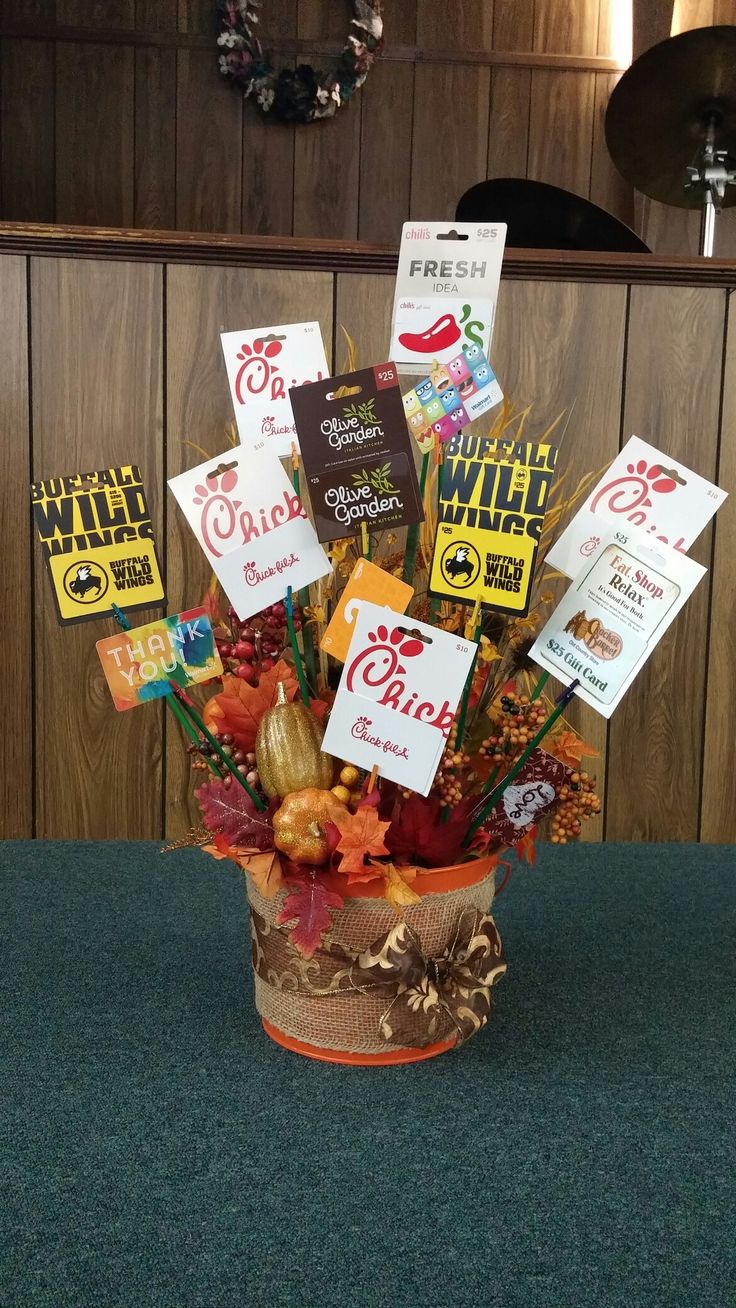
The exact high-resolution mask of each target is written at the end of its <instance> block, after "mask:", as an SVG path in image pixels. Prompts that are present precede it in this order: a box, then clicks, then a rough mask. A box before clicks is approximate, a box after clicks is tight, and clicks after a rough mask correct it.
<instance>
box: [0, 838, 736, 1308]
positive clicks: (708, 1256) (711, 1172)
mask: <svg viewBox="0 0 736 1308" xmlns="http://www.w3.org/2000/svg"><path fill="white" fill-rule="evenodd" d="M0 863H1V865H2V872H3V874H4V875H3V878H2V884H3V896H2V920H3V928H4V929H3V936H4V944H3V961H2V970H3V983H2V985H3V1002H2V1022H3V1027H2V1050H1V1051H0V1053H1V1056H2V1062H3V1078H2V1087H1V1090H2V1095H3V1103H4V1114H3V1116H4V1119H5V1120H4V1127H3V1135H4V1138H3V1144H2V1149H3V1163H2V1180H1V1181H0V1185H1V1187H2V1193H1V1195H0V1225H2V1227H3V1228H4V1229H3V1231H2V1245H3V1250H2V1262H3V1269H2V1271H3V1274H2V1275H1V1276H0V1304H2V1305H3V1308H21V1306H22V1308H25V1306H26V1305H28V1306H29V1308H30V1305H33V1306H34V1308H35V1306H36V1305H44V1308H87V1306H88V1305H90V1306H91V1305H95V1308H149V1305H150V1306H151V1308H280V1305H294V1306H295V1308H296V1306H299V1308H333V1305H334V1308H338V1306H339V1308H351V1305H355V1306H356V1308H409V1306H412V1308H413V1306H414V1305H422V1306H426V1308H466V1306H467V1308H470V1306H471V1305H472V1306H473V1308H475V1305H478V1308H537V1306H538V1305H539V1306H540V1308H542V1306H544V1308H577V1306H578V1305H581V1306H582V1305H585V1308H705V1306H706V1305H708V1308H710V1306H711V1305H712V1308H728V1305H730V1304H732V1303H734V1301H736V1258H735V1256H734V1229H735V1225H736V1223H735V1218H736V1212H735V1211H734V1210H735V1208H736V1205H735V1203H734V1177H735V1176H736V1168H735V1162H736V1160H735V1158H734V1151H733V1121H734V1113H735V1105H736V1098H735V1089H736V1087H735V1086H734V1028H733V1019H734V943H733V937H734V933H733V925H734V906H735V901H736V857H735V854H734V849H732V848H728V849H727V848H712V847H711V848H707V847H701V848H696V847H693V846H679V847H678V846H648V847H647V846H626V845H619V846H615V845H614V846H608V847H605V846H604V847H590V846H588V847H585V846H584V847H582V848H579V849H572V850H569V851H559V850H558V851H555V850H549V849H548V850H545V851H544V853H543V855H542V858H541V861H540V864H539V865H538V866H537V867H536V868H535V869H527V868H525V867H519V868H518V870H517V869H516V868H515V870H514V875H513V877H512V880H511V883H510V885H509V887H508V888H507V890H506V891H505V892H504V894H503V895H502V897H501V898H500V900H499V902H498V906H497V913H496V917H497V921H498V923H499V926H500V928H501V931H502V934H503V937H504V941H505V944H506V949H507V955H508V959H509V963H510V967H509V973H508V976H507V977H506V979H505V980H504V981H502V982H501V983H500V984H499V985H498V987H497V988H496V991H495V994H496V997H497V1008H496V1013H495V1018H494V1021H493V1023H492V1025H491V1026H490V1027H489V1028H488V1029H487V1031H486V1032H485V1033H483V1034H482V1035H481V1036H480V1037H479V1038H478V1039H476V1040H474V1041H472V1042H471V1043H470V1044H468V1045H467V1046H466V1047H465V1048H464V1049H463V1050H462V1051H461V1052H459V1053H456V1054H455V1053H453V1054H450V1055H446V1056H445V1057H444V1058H441V1059H437V1060H435V1061H432V1062H428V1063H424V1064H420V1065H418V1066H416V1067H413V1068H412V1067H409V1068H400V1069H396V1070H394V1069H388V1070H373V1069H371V1070H369V1071H365V1070H354V1069H350V1068H335V1067H329V1066H323V1065H321V1064H317V1063H311V1062H308V1061H306V1060H303V1059H300V1058H298V1057H296V1056H294V1055H292V1054H288V1053H285V1052H283V1051H282V1050H280V1049H278V1048H277V1047H276V1046H274V1045H272V1044H271V1043H270V1042H269V1041H268V1040H267V1039H266V1038H265V1036H263V1035H262V1033H261V1031H260V1029H259V1026H258V1023H257V1020H256V1016H255V1013H254V1011H253V1009H252V1007H251V1004H250V995H249V987H250V983H249V979H248V969H247V962H246V956H247V927H246V912H245V904H244V897H243V889H242V885H241V883H240V881H239V874H238V873H237V871H236V869H235V868H233V867H232V865H230V864H215V863H214V862H212V861H211V860H209V859H208V858H207V857H206V856H205V855H202V854H201V853H199V851H194V850H186V851H182V852H180V853H177V854H167V855H166V856H165V857H162V856H160V855H159V853H158V852H157V847H156V846H154V845H147V844H104V845H94V844H45V843H39V844H36V845H31V844H5V845H0Z"/></svg>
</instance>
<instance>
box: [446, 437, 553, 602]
mask: <svg viewBox="0 0 736 1308" xmlns="http://www.w3.org/2000/svg"><path fill="white" fill-rule="evenodd" d="M556 459H557V449H556V447H555V446H554V445H534V444H532V443H531V442H528V441H521V442H515V441H508V440H500V439H494V438H491V437H488V436H473V435H471V434H470V432H461V433H460V434H459V435H457V436H453V437H452V438H451V440H450V441H448V443H447V445H446V446H445V461H444V464H443V466H442V478H441V483H440V497H439V511H438V527H437V535H436V537H435V546H434V554H433V556H432V569H431V573H430V584H429V588H430V590H431V592H432V593H433V594H434V595H441V596H442V597H443V598H444V599H449V600H455V601H457V600H462V601H464V602H465V603H467V604H474V603H475V601H476V600H479V601H480V603H481V604H483V605H486V606H487V607H488V608H491V609H495V610H496V611H497V612H499V613H513V614H516V615H518V616H523V615H524V614H525V613H526V612H527V610H528V608H529V602H530V598H531V587H532V581H533V579H534V564H535V561H536V556H537V549H538V546H539V539H540V536H541V533H542V524H543V522H544V512H545V506H546V503H547V496H548V494H549V488H550V485H551V483H552V478H553V476H554V470H555V461H556Z"/></svg>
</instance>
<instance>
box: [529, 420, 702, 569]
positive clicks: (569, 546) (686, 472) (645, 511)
mask: <svg viewBox="0 0 736 1308" xmlns="http://www.w3.org/2000/svg"><path fill="white" fill-rule="evenodd" d="M726 494H727V492H726V491H723V490H720V488H719V487H718V486H714V485H713V483H712V482H710V481H706V480H705V478H704V477H699V476H698V474H697V473H696V472H691V471H690V469H689V468H686V467H684V465H683V464H682V463H678V462H677V460H676V459H673V458H671V457H670V455H669V454H663V453H662V451H661V450H657V449H655V448H654V446H653V445H648V444H647V443H646V441H643V440H640V439H639V437H638V436H632V437H631V439H630V440H629V441H627V442H626V444H625V445H624V448H623V449H622V450H621V452H620V454H618V455H617V456H616V458H615V459H614V460H613V463H612V464H611V466H610V468H609V469H608V470H607V471H606V472H604V474H603V476H602V477H601V479H600V481H599V482H598V484H597V485H596V486H595V487H594V489H593V490H592V491H591V493H590V495H589V496H588V498H587V500H586V501H585V503H584V504H583V506H582V508H581V509H580V511H579V512H578V513H576V514H575V517H574V518H573V519H572V522H570V523H569V525H568V526H567V527H566V528H565V530H564V531H563V533H562V535H561V536H559V537H558V539H557V540H556V541H555V543H554V545H553V546H552V548H551V550H550V551H549V553H548V554H547V563H549V564H550V565H551V566H552V567H553V568H559V570H560V572H564V573H565V576H567V577H575V576H577V574H578V572H579V571H580V569H581V567H582V565H583V564H584V563H585V560H586V559H588V558H590V557H591V555H592V554H594V552H595V550H596V548H597V546H598V545H599V543H600V541H601V539H602V538H603V536H604V534H605V531H606V527H607V525H608V524H610V523H618V524H620V525H621V526H623V527H638V528H639V529H640V530H641V531H644V532H646V533H647V534H648V535H650V536H651V537H652V541H653V542H656V541H661V542H662V543H663V544H665V545H669V546H670V547H671V548H672V549H675V550H680V551H681V552H682V553H687V551H688V550H689V548H690V546H691V545H692V544H693V541H695V540H696V539H697V537H698V536H699V535H700V533H701V531H703V530H704V529H705V527H706V526H707V525H708V523H709V522H710V520H711V518H712V517H713V514H714V513H715V512H716V510H717V509H719V508H720V507H721V505H722V503H723V501H724V500H725V498H726ZM655 548H656V545H655Z"/></svg>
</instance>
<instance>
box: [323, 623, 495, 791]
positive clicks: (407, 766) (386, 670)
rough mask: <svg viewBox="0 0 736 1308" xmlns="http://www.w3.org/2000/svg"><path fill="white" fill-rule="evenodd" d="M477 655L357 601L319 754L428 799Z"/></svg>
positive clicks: (469, 645) (449, 637)
mask: <svg viewBox="0 0 736 1308" xmlns="http://www.w3.org/2000/svg"><path fill="white" fill-rule="evenodd" d="M476 650H477V646H476V645H475V644H474V643H473V642H472V641H469V640H463V639H462V638H460V637H459V636H456V635H454V634H452V633H451V632H447V631H441V630H440V629H439V628H438V627H430V626H427V624H426V623H424V622H417V621H415V619H413V618H406V617H403V616H402V615H401V614H398V613H392V612H391V611H390V610H387V609H385V608H382V607H381V606H380V605H378V604H369V603H366V602H365V601H363V602H361V604H360V608H359V611H358V616H357V619H356V622H355V631H354V632H353V638H352V640H351V642H350V648H349V650H348V656H347V659H346V661H345V669H344V671H343V675H342V677H341V679H340V685H339V688H338V691H337V696H336V698H335V702H334V704H333V707H332V712H331V714H330V720H329V723H328V726H327V731H326V733H325V738H324V741H323V744H322V748H323V749H324V750H325V751H326V752H327V753H328V754H334V755H335V756H336V757H337V758H344V759H347V760H349V761H350V762H351V763H355V764H356V765H357V766H358V767H361V768H366V769H367V770H371V769H372V768H373V767H374V766H375V767H377V768H378V771H379V773H380V774H381V776H384V777H388V778H389V779H390V780H392V781H397V782H398V783H399V784H400V785H403V786H407V787H409V788H410V789H411V790H416V791H418V792H419V794H421V795H427V794H429V790H430V787H431V785H432V782H433V780H434V776H435V773H436V771H437V768H438V766H439V762H440V759H441V757H442V751H443V749H444V747H445V741H446V740H447V736H448V733H449V730H450V727H451V726H452V722H453V719H454V716H455V712H456V709H457V706H458V703H459V700H460V696H461V695H462V692H463V687H464V685H465V682H466V679H467V676H468V673H469V672H470V668H471V665H472V662H473V657H474V655H475V653H476Z"/></svg>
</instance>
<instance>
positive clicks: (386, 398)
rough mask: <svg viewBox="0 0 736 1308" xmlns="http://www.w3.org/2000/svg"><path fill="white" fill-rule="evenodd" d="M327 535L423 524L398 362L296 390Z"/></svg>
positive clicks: (315, 502) (316, 506)
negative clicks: (395, 365)
mask: <svg viewBox="0 0 736 1308" xmlns="http://www.w3.org/2000/svg"><path fill="white" fill-rule="evenodd" d="M289 394H290V397H291V405H292V409H293V411H294V419H295V422H296V429H297V432H298V433H299V444H300V446H301V452H302V460H303V462H304V469H305V472H306V475H307V481H308V485H309V497H310V500H311V504H312V512H313V514H314V523H315V527H316V529H317V536H318V537H319V539H320V540H321V541H330V540H339V539H341V538H342V537H343V536H356V535H358V534H359V533H360V531H361V530H362V528H363V526H365V527H367V529H368V530H369V531H381V530H383V529H384V528H386V527H393V528H395V527H401V526H404V525H405V524H407V523H411V522H421V521H422V519H423V517H424V514H423V511H422V505H421V497H420V494H419V485H418V482H417V474H416V468H415V466H414V453H413V448H412V443H411V438H410V436H409V433H408V430H407V426H406V421H405V418H404V405H403V402H402V398H401V391H400V390H399V379H398V375H397V372H396V368H395V367H394V365H393V363H382V364H378V365H377V366H376V367H374V368H363V369H360V370H359V371H358V372H351V373H346V374H345V375H344V376H343V377H333V378H332V380H331V381H322V382H314V383H313V384H312V385H309V386H298V387H296V388H295V389H294V390H292V391H290V392H289Z"/></svg>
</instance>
